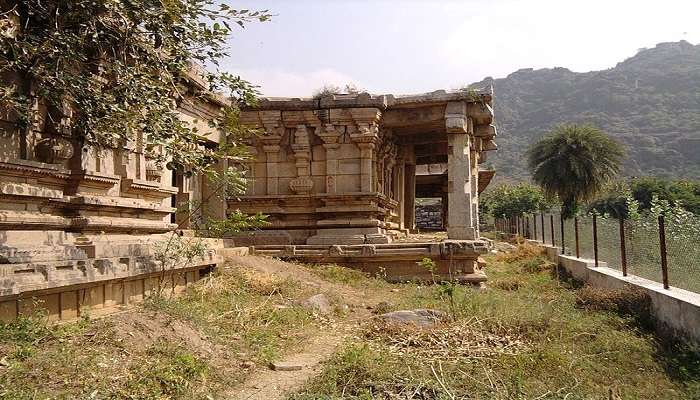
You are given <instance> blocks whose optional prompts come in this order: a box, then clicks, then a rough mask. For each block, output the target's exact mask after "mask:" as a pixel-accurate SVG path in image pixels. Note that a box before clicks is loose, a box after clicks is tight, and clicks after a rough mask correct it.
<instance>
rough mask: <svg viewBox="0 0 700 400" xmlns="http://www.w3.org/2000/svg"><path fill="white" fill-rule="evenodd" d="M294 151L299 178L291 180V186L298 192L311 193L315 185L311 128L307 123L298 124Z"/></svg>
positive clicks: (293, 144) (293, 190)
mask: <svg viewBox="0 0 700 400" xmlns="http://www.w3.org/2000/svg"><path fill="white" fill-rule="evenodd" d="M292 151H294V159H295V166H296V168H297V178H296V179H293V180H292V181H291V182H289V188H290V189H291V190H292V192H294V193H296V194H309V193H311V189H312V188H313V186H314V182H313V181H312V180H311V178H310V175H311V164H310V159H311V145H310V144H309V130H308V128H307V127H306V125H297V129H296V132H295V133H294V143H292Z"/></svg>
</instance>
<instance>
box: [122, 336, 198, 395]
mask: <svg viewBox="0 0 700 400" xmlns="http://www.w3.org/2000/svg"><path fill="white" fill-rule="evenodd" d="M209 371H210V367H209V365H208V364H207V363H206V362H204V361H202V360H200V359H199V358H197V357H196V356H195V355H194V354H192V353H190V352H189V351H188V350H186V349H184V348H183V347H181V346H176V345H173V344H171V343H167V342H159V343H156V344H154V345H153V346H151V347H150V348H148V349H147V351H146V354H145V357H143V358H142V359H141V362H139V363H132V367H131V368H130V373H129V378H128V380H127V382H125V383H124V384H123V385H120V386H119V387H118V388H117V390H115V391H114V392H113V393H111V394H110V395H111V397H113V398H125V399H162V398H172V397H177V398H193V397H201V398H204V396H205V395H206V393H207V390H206V388H205V387H204V385H203V384H204V383H205V380H206V378H207V376H208V375H209ZM185 395H187V396H185Z"/></svg>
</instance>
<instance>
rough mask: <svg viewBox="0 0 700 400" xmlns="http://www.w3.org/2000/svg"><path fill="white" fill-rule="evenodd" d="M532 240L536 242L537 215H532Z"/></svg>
mask: <svg viewBox="0 0 700 400" xmlns="http://www.w3.org/2000/svg"><path fill="white" fill-rule="evenodd" d="M532 238H533V239H535V240H537V215H536V214H532Z"/></svg>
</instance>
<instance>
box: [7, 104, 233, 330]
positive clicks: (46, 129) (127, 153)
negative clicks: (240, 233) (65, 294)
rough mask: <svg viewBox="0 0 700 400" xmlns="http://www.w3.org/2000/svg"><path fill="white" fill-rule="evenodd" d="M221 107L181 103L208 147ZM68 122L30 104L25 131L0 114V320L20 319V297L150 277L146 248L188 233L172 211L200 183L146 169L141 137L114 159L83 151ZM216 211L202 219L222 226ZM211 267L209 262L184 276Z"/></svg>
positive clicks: (196, 194)
mask: <svg viewBox="0 0 700 400" xmlns="http://www.w3.org/2000/svg"><path fill="white" fill-rule="evenodd" d="M222 104H223V103H222V102H221V101H219V100H217V99H215V98H211V99H209V100H201V99H197V100H195V99H186V100H185V101H183V102H182V106H181V108H180V112H181V117H182V119H183V120H185V121H188V122H190V123H192V124H194V125H196V126H198V128H199V130H200V133H201V134H202V135H203V136H204V138H205V140H209V141H211V142H212V143H216V142H218V141H220V140H222V137H221V134H220V132H218V131H216V130H213V129H212V128H210V127H209V125H208V124H207V122H206V121H207V120H208V119H211V118H213V117H214V116H216V115H217V113H218V112H220V109H221V106H222ZM59 115H61V117H58V116H59ZM71 117H72V110H71V109H70V105H68V104H66V105H65V108H64V109H63V110H61V113H58V112H56V110H51V109H50V108H47V107H46V106H45V105H44V104H43V103H42V101H41V99H39V98H36V99H35V100H34V104H33V114H32V118H31V120H30V121H29V124H28V127H27V128H23V129H20V128H18V125H19V124H17V121H16V117H15V116H13V115H12V114H11V113H8V112H7V111H6V110H1V109H0V319H8V318H11V317H13V316H15V315H17V313H18V312H22V310H23V307H25V306H22V304H25V305H26V304H29V302H27V301H25V300H26V298H25V297H26V296H27V293H32V294H37V293H39V294H42V295H43V294H46V295H49V294H50V295H51V296H53V294H52V293H53V291H62V290H64V289H65V290H68V289H70V288H71V287H72V286H75V285H83V287H84V286H85V285H90V284H91V283H95V284H96V283H97V282H108V281H109V282H111V281H113V280H115V279H116V280H133V279H141V280H142V281H143V279H144V278H143V276H148V274H153V273H157V272H158V270H159V266H158V265H156V264H155V263H154V262H153V244H154V243H155V242H156V241H159V240H164V235H165V233H166V232H169V231H172V230H174V229H175V228H176V227H178V224H180V227H182V228H187V221H186V220H184V218H183V217H182V216H178V215H176V213H175V211H176V207H178V206H186V205H187V204H189V203H190V202H191V201H198V200H202V198H203V193H206V192H207V189H208V182H207V181H206V179H205V178H203V177H202V176H197V175H193V174H190V173H187V171H184V170H182V169H179V170H172V169H168V168H167V167H166V165H159V164H158V163H156V162H155V160H152V159H149V158H148V157H147V156H146V155H145V153H144V143H143V142H144V141H143V137H142V136H140V135H137V136H136V138H135V140H134V141H133V142H129V143H127V144H126V145H125V146H123V147H122V148H117V149H98V148H94V147H88V146H82V145H81V144H80V143H79V142H78V140H76V139H75V138H74V137H73V136H72V133H71V131H72V129H71V124H72V120H71ZM216 201H217V200H216V199H211V202H212V203H214V202H216ZM218 202H219V204H218V205H217V204H211V205H210V206H211V207H208V208H207V209H219V210H220V212H218V215H219V216H223V215H224V214H225V212H224V209H225V202H224V201H223V200H218ZM218 260H219V258H218V256H217V255H216V253H215V252H209V253H207V254H206V255H205V256H204V257H203V258H202V259H201V260H197V261H196V262H195V264H196V265H195V266H193V268H194V267H197V266H207V265H210V264H216V263H217V262H218ZM195 272H196V271H195ZM193 276H194V275H193ZM120 287H122V290H123V285H122V286H120ZM66 288H68V289H66ZM105 290H106V289H105ZM110 290H111V289H110ZM115 290H116V289H115ZM144 290H145V289H144ZM115 296H116V295H115ZM52 298H53V297H52ZM104 298H105V297H104V296H103V299H104ZM78 305H79V303H78Z"/></svg>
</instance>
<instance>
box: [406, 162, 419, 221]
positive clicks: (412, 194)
mask: <svg viewBox="0 0 700 400" xmlns="http://www.w3.org/2000/svg"><path fill="white" fill-rule="evenodd" d="M403 207H404V208H403V211H404V216H403V219H404V227H405V228H406V229H409V230H411V231H412V230H414V229H416V166H415V165H414V164H406V167H405V172H404V206H403Z"/></svg>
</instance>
